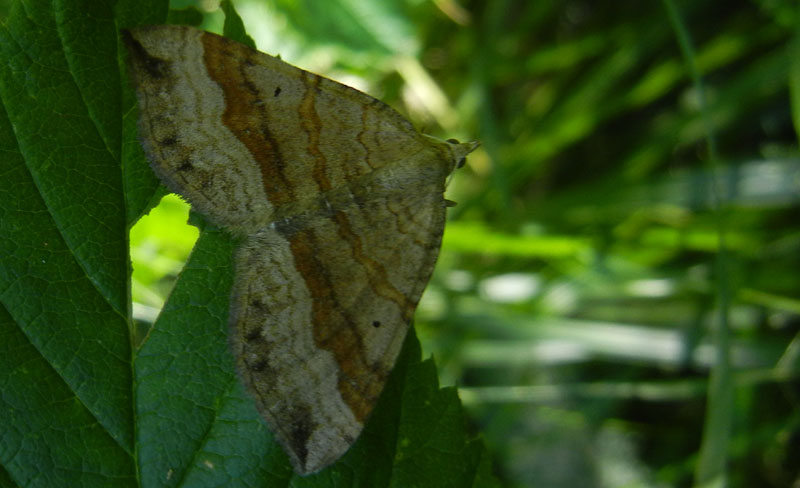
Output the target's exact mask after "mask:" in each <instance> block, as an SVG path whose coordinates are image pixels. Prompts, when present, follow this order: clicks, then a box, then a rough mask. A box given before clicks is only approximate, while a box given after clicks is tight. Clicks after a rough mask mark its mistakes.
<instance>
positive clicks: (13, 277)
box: [0, 0, 494, 487]
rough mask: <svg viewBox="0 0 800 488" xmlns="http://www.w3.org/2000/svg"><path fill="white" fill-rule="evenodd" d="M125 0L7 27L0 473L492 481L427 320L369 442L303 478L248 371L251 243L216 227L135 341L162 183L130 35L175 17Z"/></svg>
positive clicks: (202, 481) (79, 477)
mask: <svg viewBox="0 0 800 488" xmlns="http://www.w3.org/2000/svg"><path fill="white" fill-rule="evenodd" d="M109 5H110V4H102V3H98V2H88V1H67V0H61V1H56V2H52V3H46V2H43V1H30V2H18V3H16V4H14V5H13V7H12V8H11V11H10V12H9V15H8V17H7V19H6V21H5V23H4V24H3V25H2V26H0V99H1V100H2V106H1V107H0V108H2V110H1V111H0V151H2V157H0V304H2V307H1V308H0V392H2V394H1V395H0V485H3V486H6V485H8V486H14V485H16V486H26V487H27V486H43V487H58V486H65V487H67V486H69V487H73V486H82V487H92V486H145V487H154V486H193V487H194V486H288V485H290V484H291V485H292V486H353V485H361V486H410V485H412V484H413V485H414V486H491V485H492V484H493V483H494V481H493V480H492V478H491V476H490V475H489V461H488V457H487V455H486V452H485V450H484V448H483V446H482V444H481V443H480V442H479V441H477V440H476V439H475V438H473V437H471V436H470V435H469V434H467V431H466V430H465V427H464V424H465V422H464V418H463V412H462V410H461V406H460V402H459V400H458V398H457V396H456V394H455V390H453V389H444V390H440V389H439V388H438V383H437V379H436V372H435V368H434V366H433V363H432V361H430V360H428V361H422V362H421V361H420V349H419V343H418V342H417V339H416V336H415V335H414V333H413V332H412V333H411V334H409V337H408V339H407V341H406V345H405V348H404V351H403V353H402V355H401V359H400V360H399V361H398V366H397V368H396V369H395V371H394V372H393V374H392V376H391V379H390V381H389V384H388V386H387V388H386V391H385V394H384V395H383V396H382V398H381V400H380V404H379V406H378V407H377V408H376V411H375V412H374V415H373V416H372V418H371V420H370V422H369V423H368V425H367V426H366V428H365V431H364V434H363V435H362V436H361V438H360V439H359V441H358V442H357V443H356V445H355V446H354V447H353V449H351V451H350V452H348V454H347V455H346V456H345V457H344V458H343V459H342V460H341V462H340V463H338V464H336V465H335V466H333V467H331V468H330V469H327V470H325V471H323V472H321V473H319V474H317V475H315V476H310V477H307V478H298V477H296V476H295V475H294V474H293V472H292V470H291V468H290V466H289V464H288V461H287V458H286V456H285V455H284V454H283V452H282V450H281V449H280V447H279V446H278V445H277V444H276V443H275V442H273V440H272V436H271V434H270V433H269V431H268V430H267V429H266V427H265V425H264V423H263V421H262V420H261V419H260V417H259V416H258V414H257V412H256V410H255V407H254V404H253V402H252V401H251V400H250V399H249V397H248V396H247V394H246V393H245V392H244V391H243V388H242V386H241V385H240V382H239V381H238V379H237V377H236V375H235V373H234V367H233V358H232V357H231V355H230V352H229V350H228V347H227V320H228V318H227V317H228V297H229V290H230V287H231V283H232V279H233V276H232V267H231V264H232V256H233V250H234V248H235V245H236V243H235V242H234V241H233V240H232V238H231V237H230V236H229V235H228V234H226V233H225V232H222V231H220V230H218V229H215V228H213V227H211V226H208V225H202V226H201V227H202V232H201V234H200V238H199V239H198V241H197V243H196V245H195V248H194V250H193V252H192V255H191V257H190V259H189V261H188V263H187V264H186V266H185V268H184V270H183V271H182V273H181V275H180V277H179V279H178V281H177V284H176V286H175V288H174V290H173V292H172V294H171V295H170V297H169V299H168V301H167V303H166V304H165V306H164V308H163V310H162V313H161V314H160V316H159V318H158V320H157V321H156V322H155V323H154V324H153V325H152V327H151V328H150V329H149V331H148V332H147V335H146V337H144V339H143V340H142V342H141V346H139V347H138V349H137V348H136V347H135V346H134V345H133V344H134V343H135V344H137V345H138V342H134V341H138V340H139V338H138V337H137V336H136V334H135V333H134V332H133V331H134V326H133V321H132V319H131V313H130V310H131V304H130V291H129V283H130V265H129V250H128V230H129V228H130V226H131V225H132V224H133V223H134V222H135V221H136V220H137V219H138V218H139V217H140V216H141V215H142V214H144V213H146V212H147V211H148V210H149V209H150V208H151V206H152V204H153V202H155V201H157V200H158V199H159V198H160V196H161V195H163V190H162V189H161V188H160V185H159V184H158V182H157V180H156V179H155V178H154V176H153V175H152V172H151V171H150V169H149V167H148V166H147V164H146V162H145V160H144V157H143V154H142V151H141V148H140V147H139V145H138V143H137V142H136V129H135V120H136V111H135V106H134V99H133V96H132V94H131V90H130V87H129V86H128V81H127V77H126V74H125V73H126V71H125V68H124V58H125V53H124V52H122V48H121V44H120V43H119V42H118V39H119V29H120V28H123V27H125V26H132V25H137V24H144V23H159V22H162V21H163V19H165V18H166V16H167V10H166V3H165V2H149V3H148V4H145V3H143V2H135V3H134V2H119V3H116V4H114V10H112V9H111V7H110V6H109ZM227 8H228V7H226V9H227ZM228 12H229V15H231V19H232V20H236V19H234V18H233V15H232V14H233V12H232V10H228ZM231 25H234V26H235V25H236V22H233V23H232V24H231ZM240 35H244V32H243V30H242V32H241V33H240ZM200 222H201V223H202V220H200Z"/></svg>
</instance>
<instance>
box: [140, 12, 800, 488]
mask: <svg viewBox="0 0 800 488" xmlns="http://www.w3.org/2000/svg"><path fill="white" fill-rule="evenodd" d="M234 3H235V5H236V8H237V10H238V11H239V13H240V14H241V16H242V17H243V19H244V21H245V25H246V28H247V30H248V32H249V34H250V35H251V36H252V37H253V38H254V39H255V41H256V43H257V44H258V46H259V49H260V50H262V51H265V52H268V53H270V54H280V55H281V57H282V58H283V59H284V60H286V61H288V62H290V63H292V64H296V65H298V66H300V67H302V68H305V69H307V70H310V71H313V72H317V73H320V74H323V75H326V76H328V77H330V78H333V79H335V80H337V81H340V82H343V83H345V84H348V85H351V86H354V87H356V88H358V89H360V90H362V91H365V92H367V93H369V94H371V95H373V96H375V97H376V98H379V99H381V100H383V101H385V102H386V103H388V104H389V105H391V106H393V107H394V108H396V109H397V110H399V111H400V112H401V113H403V114H405V115H407V116H408V117H409V118H410V119H411V120H412V121H413V122H414V124H415V125H416V126H417V127H418V128H420V129H421V130H423V131H424V132H426V133H429V134H432V135H435V136H439V137H443V138H451V137H455V138H458V139H459V140H471V139H477V140H480V141H481V142H482V146H481V148H480V149H479V150H478V151H476V152H475V153H473V154H472V155H471V156H470V157H469V158H468V160H467V165H466V167H464V168H463V169H461V170H459V171H458V172H457V173H456V174H455V175H454V177H453V178H452V181H451V183H450V186H449V188H448V193H447V197H448V198H449V199H451V200H454V201H456V202H458V205H457V206H456V207H454V208H452V209H451V210H450V214H449V216H450V220H449V223H448V227H447V230H446V234H445V239H444V245H443V249H442V254H441V257H440V260H439V263H438V265H437V269H436V273H435V275H434V278H433V280H432V282H431V284H430V286H429V287H428V289H427V291H426V294H425V296H424V297H423V301H422V303H421V304H420V307H419V310H418V313H417V318H416V326H417V332H418V334H419V336H420V339H421V341H422V344H423V348H424V349H425V351H426V352H427V353H432V354H433V355H434V357H435V358H436V362H437V364H438V367H439V374H440V378H441V380H442V383H443V384H454V385H457V386H458V387H459V391H460V396H461V398H462V400H463V401H464V403H465V405H466V406H467V408H468V411H469V413H470V414H471V418H472V422H473V424H474V430H475V431H477V432H482V433H483V435H484V437H485V440H486V442H487V444H488V445H489V448H490V450H491V451H492V454H493V457H494V463H495V471H496V473H497V476H498V478H499V479H500V480H501V481H502V482H503V484H504V485H505V486H510V487H523V486H543V487H576V486H581V487H666V486H724V485H725V484H727V485H728V486H737V487H739V486H741V487H755V486H758V487H790V486H800V409H798V403H800V381H798V379H800V375H799V374H798V372H800V339H799V338H798V337H799V335H798V333H799V332H800V320H799V317H798V315H799V314H800V273H798V271H800V267H799V266H798V264H800V263H799V262H798V261H800V225H798V221H797V220H795V219H798V218H800V192H799V191H798V190H800V164H798V163H800V153H798V131H797V128H798V126H800V29H799V28H800V6H798V4H797V2H795V1H789V0H750V1H728V2H722V1H709V0H692V1H666V0H665V1H662V2H655V1H645V2H642V1H633V0H620V1H614V2H610V1H605V2H590V1H571V0H569V1H538V0H497V1H489V0H459V1H456V0H392V1H363V0H335V1H333V0H328V1H324V2H323V1H312V0H270V1H261V0H258V1H255V0H254V1H244V0H242V1H236V2H234ZM189 5H194V6H196V7H198V8H200V9H202V10H204V11H205V12H206V13H207V15H206V23H205V25H204V27H205V28H207V29H210V30H220V29H221V22H222V19H223V17H222V14H221V13H220V12H219V11H217V10H216V7H217V5H216V4H215V3H214V2H200V3H193V2H178V1H174V2H173V7H174V8H185V7H187V6H189ZM187 213H188V207H186V205H185V204H183V203H182V202H180V200H179V199H178V198H177V197H175V196H168V197H166V198H165V199H164V200H163V201H162V204H161V205H160V206H159V207H158V208H156V209H154V210H153V211H152V212H151V214H150V215H149V216H147V217H145V218H144V219H142V221H141V222H140V223H139V224H138V225H137V226H136V227H135V228H134V229H133V230H132V232H131V242H132V257H133V260H134V270H135V271H134V302H135V305H134V314H135V316H136V317H137V318H138V319H141V320H145V321H148V320H152V319H154V318H155V316H156V315H157V313H158V309H159V307H160V305H161V303H162V302H163V300H164V298H165V296H166V295H167V294H168V293H169V290H170V287H171V283H172V281H173V280H174V278H175V276H176V275H177V273H179V272H180V269H181V266H182V263H183V261H184V260H185V259H186V257H187V255H188V253H189V251H190V249H191V246H192V243H193V241H194V239H195V238H196V236H197V231H196V229H194V228H193V227H190V226H188V225H186V223H185V222H186V219H187Z"/></svg>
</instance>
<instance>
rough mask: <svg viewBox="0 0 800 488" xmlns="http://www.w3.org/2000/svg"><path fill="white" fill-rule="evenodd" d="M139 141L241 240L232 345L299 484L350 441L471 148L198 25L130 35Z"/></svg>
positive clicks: (388, 365) (175, 185) (386, 366)
mask: <svg viewBox="0 0 800 488" xmlns="http://www.w3.org/2000/svg"><path fill="white" fill-rule="evenodd" d="M123 39H124V42H125V44H126V46H127V49H128V52H129V56H128V64H129V72H130V76H131V79H132V82H133V86H134V88H135V91H136V95H137V99H138V106H139V120H138V129H139V136H140V140H141V144H142V146H143V148H144V151H145V154H146V155H147V158H148V159H149V161H150V163H151V166H152V168H153V170H154V171H155V173H156V174H157V175H158V176H159V177H160V179H161V181H162V182H163V183H164V184H165V185H166V186H167V188H169V189H170V190H171V191H173V192H175V193H177V194H179V195H181V196H182V197H183V198H185V199H186V200H187V201H188V202H189V203H190V204H191V205H192V207H193V208H194V209H195V210H196V211H198V212H200V213H201V214H202V215H203V216H205V217H206V218H207V219H208V220H209V221H211V222H213V223H214V224H216V225H217V226H219V227H221V228H223V229H226V230H227V231H228V232H230V233H231V234H233V235H235V236H238V237H239V238H241V239H242V244H241V245H240V246H239V248H238V250H237V251H236V255H235V258H234V263H235V270H234V273H235V275H234V276H235V277H234V286H233V290H232V292H231V302H230V337H231V339H230V342H231V347H232V350H233V355H234V357H235V359H236V365H237V368H238V372H239V374H240V376H241V378H242V381H243V383H244V385H245V387H246V389H247V390H248V391H249V393H250V394H251V396H252V398H253V399H254V401H255V403H256V406H257V408H258V410H259V412H260V413H261V415H262V416H263V418H264V420H265V421H266V423H267V425H268V426H269V428H270V429H271V430H272V432H273V433H274V435H275V437H276V438H277V440H278V441H279V442H280V444H281V445H282V447H283V448H284V451H285V452H286V453H287V454H288V456H289V459H290V461H291V463H292V466H293V467H294V470H295V471H296V472H297V473H298V474H301V475H307V474H310V473H314V472H316V471H319V470H320V469H322V468H324V467H326V466H328V465H330V464H331V463H333V462H335V461H336V460H337V459H339V458H340V457H341V456H342V455H343V454H344V453H345V452H346V451H347V450H348V448H349V447H350V446H351V445H352V444H353V443H354V442H355V441H356V439H357V438H358V436H359V434H360V433H361V430H362V428H363V426H364V423H365V421H366V420H367V418H368V417H369V414H370V412H371V411H372V409H373V407H374V406H375V404H376V402H377V400H378V397H379V395H380V393H381V390H382V389H383V387H384V384H385V382H386V379H387V377H388V375H389V373H390V371H391V370H392V368H393V366H394V363H395V360H396V359H397V356H398V354H399V352H400V348H401V346H402V344H403V341H404V338H405V336H406V332H407V330H408V327H409V323H410V321H411V318H412V315H413V313H414V310H415V308H416V306H417V302H418V301H419V299H420V296H421V295H422V292H423V290H424V289H425V286H426V285H427V283H428V280H429V279H430V276H431V273H432V271H433V268H434V264H435V262H436V259H437V257H438V254H439V247H440V244H441V238H442V233H443V230H444V224H445V212H446V208H447V206H448V201H447V200H445V199H444V196H443V194H444V190H445V184H446V181H447V178H448V176H449V175H450V174H451V172H452V171H453V170H454V169H456V168H457V167H459V166H460V165H462V164H463V162H464V158H465V157H466V155H467V154H469V153H470V152H471V151H473V150H474V149H475V148H476V147H477V145H478V143H476V142H468V143H463V144H462V143H458V142H457V141H452V140H451V141H442V140H439V139H436V138H433V137H430V136H427V135H424V134H421V133H419V132H417V131H416V130H415V129H414V128H413V127H412V125H411V123H410V122H408V121H407V120H406V119H404V118H403V117H402V116H401V115H400V114H398V113H397V112H396V111H394V110H393V109H391V108H389V107H388V106H387V105H385V104H384V103H382V102H380V101H378V100H376V99H374V98H372V97H370V96H368V95H365V94H364V93H361V92H359V91H357V90H354V89H352V88H349V87H347V86H345V85H342V84H339V83H336V82H334V81H331V80H329V79H326V78H323V77H321V76H318V75H315V74H312V73H309V72H307V71H303V70H301V69H299V68H296V67H294V66H291V65H289V64H287V63H285V62H283V61H281V60H280V59H278V58H275V57H272V56H269V55H267V54H263V53H261V52H258V51H256V50H253V49H251V48H249V47H246V46H244V45H242V44H240V43H237V42H234V41H231V40H228V39H226V38H224V37H221V36H218V35H215V34H211V33H208V32H204V31H201V30H198V29H195V28H192V27H185V26H177V25H163V26H150V27H138V28H134V29H130V30H128V31H125V32H124V33H123Z"/></svg>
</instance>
